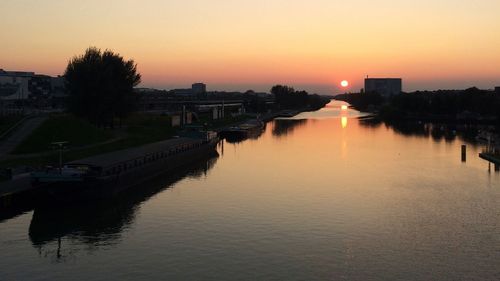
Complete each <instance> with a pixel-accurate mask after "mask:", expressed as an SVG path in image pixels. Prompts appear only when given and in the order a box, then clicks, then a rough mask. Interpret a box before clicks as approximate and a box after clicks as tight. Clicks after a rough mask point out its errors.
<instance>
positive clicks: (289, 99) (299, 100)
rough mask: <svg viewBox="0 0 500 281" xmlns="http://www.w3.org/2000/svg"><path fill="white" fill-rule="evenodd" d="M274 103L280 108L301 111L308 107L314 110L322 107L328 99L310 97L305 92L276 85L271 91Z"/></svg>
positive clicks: (315, 96)
mask: <svg viewBox="0 0 500 281" xmlns="http://www.w3.org/2000/svg"><path fill="white" fill-rule="evenodd" d="M271 93H272V94H274V97H275V101H276V103H277V104H278V105H279V106H280V107H281V108H290V109H301V108H304V107H308V108H309V109H311V110H316V109H320V108H322V107H324V106H325V105H326V104H327V103H328V102H329V99H328V98H326V97H322V96H320V95H316V94H313V95H310V94H309V93H307V92H306V91H296V90H295V89H294V88H292V87H289V86H283V85H276V86H274V87H273V88H272V89H271Z"/></svg>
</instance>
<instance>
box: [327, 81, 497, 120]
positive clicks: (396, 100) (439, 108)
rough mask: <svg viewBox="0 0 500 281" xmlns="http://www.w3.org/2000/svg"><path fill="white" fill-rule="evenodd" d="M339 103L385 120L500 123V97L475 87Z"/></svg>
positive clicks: (346, 96) (368, 96)
mask: <svg viewBox="0 0 500 281" xmlns="http://www.w3.org/2000/svg"><path fill="white" fill-rule="evenodd" d="M336 99H339V100H344V101H347V102H349V103H350V104H351V105H352V106H353V107H355V108H356V109H358V110H361V111H372V112H378V113H379V116H380V117H382V118H384V119H405V118H406V119H408V118H423V119H426V118H427V119H433V118H436V119H457V120H458V119H463V120H483V121H484V120H489V121H492V120H495V119H496V120H497V122H498V120H500V94H498V93H495V92H493V91H486V90H480V89H478V88H475V87H473V88H469V89H466V90H439V91H433V92H429V91H417V92H413V93H402V94H399V95H395V96H392V97H390V98H383V97H382V96H380V95H378V94H365V93H362V94H344V95H339V96H336Z"/></svg>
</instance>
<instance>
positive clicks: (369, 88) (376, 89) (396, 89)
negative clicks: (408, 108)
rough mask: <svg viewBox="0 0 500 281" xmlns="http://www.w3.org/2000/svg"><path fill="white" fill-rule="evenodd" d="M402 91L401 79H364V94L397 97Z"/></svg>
mask: <svg viewBox="0 0 500 281" xmlns="http://www.w3.org/2000/svg"><path fill="white" fill-rule="evenodd" d="M402 90H403V80H402V79H401V78H366V79H365V93H368V94H370V93H377V94H380V95H381V96H383V97H390V96H393V95H398V94H400V93H401V92H402Z"/></svg>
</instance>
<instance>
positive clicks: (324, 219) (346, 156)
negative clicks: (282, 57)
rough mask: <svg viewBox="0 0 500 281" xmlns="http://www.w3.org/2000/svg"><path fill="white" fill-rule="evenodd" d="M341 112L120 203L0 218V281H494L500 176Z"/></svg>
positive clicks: (445, 147)
mask: <svg viewBox="0 0 500 281" xmlns="http://www.w3.org/2000/svg"><path fill="white" fill-rule="evenodd" d="M341 104H342V103H340V102H333V103H331V104H330V105H329V106H328V107H327V108H324V109H322V110H321V111H319V112H315V113H304V114H301V115H300V116H297V117H296V118H293V120H278V121H274V122H271V123H268V124H267V127H266V130H265V131H264V132H263V134H262V135H261V136H259V137H255V138H254V139H249V140H246V141H243V142H238V143H228V142H226V143H224V144H223V146H222V145H221V146H220V147H219V148H218V150H219V154H220V156H219V157H218V158H213V159H210V160H208V161H206V162H205V161H204V162H202V163H197V164H196V165H194V166H193V167H189V168H188V169H186V171H182V172H179V175H177V176H175V177H170V178H165V179H161V180H158V181H155V182H151V183H148V184H145V185H144V186H143V187H142V189H140V190H137V191H136V192H134V193H131V194H128V195H127V196H126V197H125V198H120V199H118V200H113V201H108V202H104V203H99V204H91V205H87V206H73V207H64V208H63V207H61V208H57V207H56V208H47V207H45V208H36V209H34V210H30V211H27V212H25V213H21V214H18V215H17V216H13V215H9V216H7V217H5V216H4V218H3V219H1V220H0V280H2V281H3V280H85V281H87V280H426V281H427V280H500V174H499V173H498V172H495V171H494V169H493V168H492V169H491V172H489V171H488V163H487V162H485V161H483V160H481V159H479V158H478V157H477V154H478V152H479V151H480V149H481V147H475V146H473V145H470V144H469V145H468V151H467V153H468V154H467V156H468V159H467V162H466V163H462V162H461V159H460V146H461V145H462V144H463V143H464V141H463V140H461V139H460V138H458V137H455V135H454V134H453V132H452V133H449V132H445V131H443V130H442V128H440V127H439V126H436V127H433V128H429V127H427V126H425V125H417V126H415V128H410V129H409V128H395V127H391V126H386V125H384V124H373V123H371V122H365V121H361V120H359V119H358V117H359V116H361V114H360V113H358V112H356V111H354V110H351V109H349V110H341V109H340V105H341Z"/></svg>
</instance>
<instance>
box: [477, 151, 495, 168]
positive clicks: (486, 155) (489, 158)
mask: <svg viewBox="0 0 500 281" xmlns="http://www.w3.org/2000/svg"><path fill="white" fill-rule="evenodd" d="M479 157H481V158H482V159H484V160H486V161H490V162H491V163H494V164H495V165H500V155H498V154H493V153H487V152H482V153H479Z"/></svg>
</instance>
